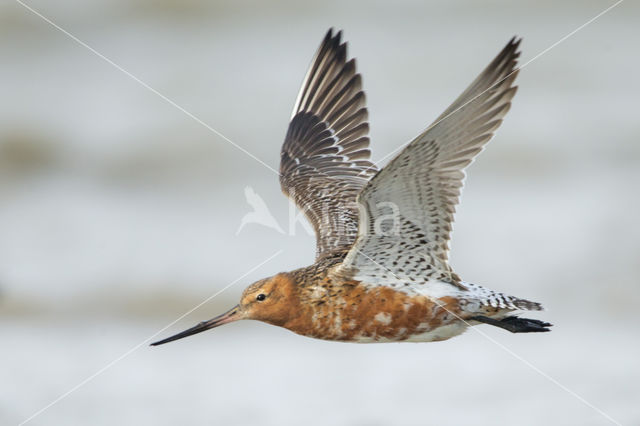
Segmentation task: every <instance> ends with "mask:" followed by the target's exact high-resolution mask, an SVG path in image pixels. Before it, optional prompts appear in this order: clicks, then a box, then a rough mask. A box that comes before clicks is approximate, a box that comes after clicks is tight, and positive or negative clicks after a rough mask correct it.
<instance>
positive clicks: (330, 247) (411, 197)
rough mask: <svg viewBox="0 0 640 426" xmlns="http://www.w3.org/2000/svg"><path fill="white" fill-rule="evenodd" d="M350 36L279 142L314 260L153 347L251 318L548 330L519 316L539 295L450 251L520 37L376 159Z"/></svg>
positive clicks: (308, 330) (300, 329)
mask: <svg viewBox="0 0 640 426" xmlns="http://www.w3.org/2000/svg"><path fill="white" fill-rule="evenodd" d="M341 38H342V33H341V32H337V33H335V34H334V32H333V30H332V29H330V30H329V31H328V32H327V34H326V36H325V37H324V40H323V41H322V43H321V45H320V47H319V48H318V50H317V52H316V54H315V56H314V58H313V60H312V62H311V65H310V67H309V70H308V72H307V74H306V76H305V79H304V81H303V84H302V88H301V90H300V93H299V94H298V98H297V99H296V102H295V106H294V109H293V113H292V116H291V121H290V123H289V128H288V131H287V135H286V137H285V141H284V144H283V146H282V151H281V163H280V184H281V186H282V190H283V192H284V193H285V194H286V195H287V196H288V197H290V198H291V199H292V200H293V201H294V202H295V203H296V205H297V206H298V208H300V209H301V210H302V211H303V212H304V213H305V216H306V217H307V219H308V220H309V222H310V223H311V224H312V226H313V228H314V230H315V233H316V239H317V245H316V259H315V263H314V264H312V265H310V266H306V267H303V268H300V269H296V270H294V271H290V272H281V273H278V274H276V275H274V276H272V277H269V278H265V279H262V280H260V281H257V282H255V283H253V284H252V285H250V286H249V287H248V288H247V289H245V290H244V292H243V294H242V297H241V299H240V303H238V304H237V305H236V306H234V307H233V308H231V309H230V310H229V311H227V312H226V313H224V314H222V315H220V316H217V317H215V318H213V319H211V320H208V321H204V322H201V323H199V324H198V325H196V326H195V327H192V328H190V329H188V330H185V331H183V332H182V333H178V334H176V335H174V336H171V337H168V338H166V339H164V340H161V341H158V342H155V343H153V344H152V345H160V344H163V343H167V342H171V341H173V340H177V339H181V338H183V337H187V336H191V335H193V334H196V333H200V332H203V331H205V330H209V329H212V328H214V327H218V326H220V325H223V324H228V323H231V322H234V321H238V320H245V319H252V320H258V321H263V322H266V323H269V324H272V325H275V326H279V327H284V328H286V329H288V330H291V331H293V332H295V333H298V334H301V335H304V336H309V337H314V338H318V339H325V340H336V341H346V342H363V343H364V342H430V341H439V340H446V339H449V338H451V337H454V336H456V335H459V334H461V333H462V332H464V331H465V330H466V329H467V328H468V327H470V326H474V325H478V324H481V323H485V324H490V325H492V326H496V327H500V328H503V329H505V330H508V331H511V332H513V333H526V332H543V331H549V328H548V327H550V326H551V324H549V323H546V322H544V321H540V320H535V319H528V318H523V317H520V316H518V315H519V314H520V313H521V312H522V311H537V310H542V306H541V305H540V304H539V303H536V302H531V301H529V300H525V299H521V298H518V297H515V296H510V295H507V294H504V293H500V292H497V291H493V290H490V289H488V288H485V287H482V286H480V285H477V284H472V283H470V282H467V281H463V280H462V279H461V278H460V277H459V276H458V275H457V274H456V273H455V272H454V271H453V270H452V268H451V266H450V265H449V260H448V254H449V239H450V236H451V230H452V222H453V215H454V212H455V208H456V205H457V204H458V202H459V197H460V190H461V188H462V185H463V179H464V177H465V173H464V169H465V168H466V167H467V166H468V165H469V164H470V163H471V161H473V159H474V158H475V157H476V155H478V153H480V151H482V149H483V148H484V146H485V145H486V143H487V142H488V141H489V139H491V137H492V136H493V134H494V132H495V131H496V129H497V128H498V127H499V126H500V124H501V123H502V119H503V118H504V116H505V114H506V113H507V111H508V110H509V108H510V106H511V99H512V98H513V96H514V95H515V93H516V86H514V81H515V79H516V76H517V74H518V69H517V67H516V64H517V59H518V57H519V56H520V53H519V51H518V46H519V44H520V40H518V39H516V38H515V37H514V38H513V39H511V40H510V41H509V43H507V45H506V46H505V47H504V48H503V49H502V51H501V52H500V53H499V54H498V55H497V56H496V57H495V58H494V59H493V61H491V63H489V65H488V66H487V67H486V68H485V69H484V70H483V71H482V72H481V73H480V75H479V76H478V77H477V78H476V79H475V80H474V81H473V82H472V83H471V85H470V86H469V87H468V88H467V89H466V90H465V91H464V92H462V94H461V95H460V96H459V97H458V98H457V99H456V100H455V101H454V102H453V103H452V104H451V105H450V106H449V107H448V108H447V109H446V110H445V111H444V112H443V113H442V115H440V117H438V118H437V119H436V120H435V121H434V123H433V124H431V125H430V126H429V127H428V128H427V129H426V130H425V131H424V132H422V133H421V134H419V135H418V136H417V137H416V138H415V139H413V141H412V142H410V143H409V144H408V145H407V146H406V147H405V148H404V149H403V150H402V151H401V152H400V153H399V154H398V155H397V156H396V157H395V158H394V159H393V160H392V161H391V162H390V163H389V164H388V165H387V166H386V167H384V168H382V169H381V170H378V169H377V167H376V166H375V164H373V163H372V162H371V161H370V160H369V157H370V151H369V149H368V147H369V137H368V132H369V125H368V123H367V119H368V114H367V109H366V106H365V95H364V92H363V90H362V79H361V76H360V74H358V73H357V72H356V63H355V60H354V59H348V58H347V46H346V43H345V42H342V41H341Z"/></svg>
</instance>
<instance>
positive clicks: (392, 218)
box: [338, 39, 530, 309]
mask: <svg viewBox="0 0 640 426" xmlns="http://www.w3.org/2000/svg"><path fill="white" fill-rule="evenodd" d="M518 45H519V40H515V39H512V40H511V41H510V42H509V44H507V46H506V47H505V48H504V49H503V50H502V51H501V52H500V54H498V56H497V57H496V58H495V59H494V60H493V61H492V62H491V63H490V64H489V65H488V66H487V68H486V69H485V70H484V71H483V72H482V73H481V74H480V75H479V76H478V78H476V80H475V81H474V82H473V83H472V84H471V85H470V86H469V87H468V88H467V89H466V90H465V91H464V92H463V93H462V94H461V95H460V97H458V99H456V100H455V101H454V102H453V104H452V105H451V106H450V107H449V108H447V110H446V111H445V112H444V113H443V114H442V115H441V116H440V117H438V119H436V121H435V122H434V123H433V124H432V125H431V126H429V127H428V128H427V129H426V130H425V131H424V132H423V133H421V134H420V135H419V136H417V137H416V138H415V139H414V140H413V141H412V142H411V143H410V144H409V145H408V146H407V147H406V148H405V149H404V150H403V151H402V152H401V153H400V154H399V155H398V156H397V157H395V158H394V159H393V160H392V161H391V162H390V163H389V164H388V165H387V166H386V167H385V168H383V169H382V170H381V171H379V172H378V173H377V174H376V175H375V176H374V177H373V178H372V179H371V180H370V181H369V183H368V184H367V185H366V186H365V188H364V189H363V190H362V192H360V194H359V196H358V198H357V202H358V204H359V224H358V237H357V240H356V242H355V243H354V245H353V247H352V248H351V250H350V251H349V253H348V254H347V256H346V258H345V260H344V262H343V263H342V265H341V266H340V267H339V269H338V272H339V273H343V274H348V275H350V276H351V277H353V279H356V280H359V281H362V282H363V283H366V284H369V285H384V286H391V287H397V288H403V289H405V290H406V291H411V292H417V293H423V294H428V295H430V296H432V297H441V296H444V295H447V294H448V295H455V296H464V295H466V296H467V297H469V296H472V294H473V295H474V296H472V298H473V299H481V300H484V303H485V304H486V305H490V306H494V307H504V308H509V309H514V308H517V307H518V306H517V305H518V303H517V301H518V300H519V299H516V298H514V297H511V296H506V295H502V294H500V293H496V292H493V291H491V290H488V289H485V288H483V287H480V286H475V285H472V284H467V283H463V282H462V281H461V280H460V279H459V278H458V277H457V275H456V274H455V273H454V272H453V271H452V269H451V267H450V266H449V263H448V253H449V239H450V234H451V229H452V222H453V215H454V213H455V208H456V205H457V204H458V202H459V196H460V190H461V188H462V185H463V179H464V176H465V174H464V169H465V168H466V167H467V166H468V165H469V164H470V163H471V161H472V160H473V159H474V158H475V157H476V156H477V154H478V153H479V152H480V151H481V150H482V149H483V147H484V146H485V144H486V143H487V142H488V141H489V140H490V139H491V137H492V136H493V134H494V132H495V130H496V129H497V128H498V127H499V126H500V124H501V123H502V119H503V117H504V116H505V114H506V113H507V111H508V110H509V108H510V106H511V99H512V98H513V96H514V95H515V92H516V87H515V86H513V83H514V80H515V78H516V75H517V72H518V71H517V70H516V68H515V67H516V63H517V58H518V56H519V52H518ZM458 293H461V294H460V295H458ZM475 296H477V298H476V297H475ZM523 302H524V301H523ZM529 303H530V302H529ZM523 308H524V307H523ZM524 309H526V308H524Z"/></svg>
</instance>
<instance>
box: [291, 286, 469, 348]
mask: <svg viewBox="0 0 640 426" xmlns="http://www.w3.org/2000/svg"><path fill="white" fill-rule="evenodd" d="M301 306H303V308H301V309H303V310H306V312H301V315H300V318H299V319H298V321H296V322H295V324H294V323H291V324H287V325H285V327H287V328H289V329H290V330H292V331H294V332H296V333H299V334H303V335H306V336H310V337H316V338H320V339H327V340H342V341H353V342H384V341H404V340H408V341H413V340H415V339H416V338H418V339H420V338H421V336H423V338H424V339H425V340H423V341H429V340H442V338H443V336H444V335H445V334H447V333H444V334H443V335H442V336H441V335H439V334H438V333H432V334H429V333H431V332H434V330H437V329H438V328H440V327H443V326H447V325H449V324H451V323H453V322H459V321H458V318H457V317H456V315H457V313H458V311H459V308H458V304H457V299H455V298H450V297H443V298H440V299H439V300H438V301H434V300H432V299H429V298H427V297H425V296H423V295H419V294H408V293H407V292H404V291H397V290H394V289H391V288H387V287H371V286H366V285H363V284H362V283H360V282H357V281H354V282H346V283H345V282H340V283H336V282H331V281H328V280H319V281H318V282H316V283H314V284H313V285H309V286H308V287H307V288H306V289H305V290H303V292H302V296H301ZM305 318H306V319H308V320H305ZM444 338H446V337H444Z"/></svg>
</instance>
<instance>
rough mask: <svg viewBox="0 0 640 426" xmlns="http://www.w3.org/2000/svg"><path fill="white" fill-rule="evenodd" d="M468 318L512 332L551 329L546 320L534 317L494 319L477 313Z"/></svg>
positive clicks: (536, 331)
mask: <svg viewBox="0 0 640 426" xmlns="http://www.w3.org/2000/svg"><path fill="white" fill-rule="evenodd" d="M469 319H470V320H472V321H478V322H482V323H485V324H489V325H493V326H495V327H500V328H503V329H505V330H507V331H510V332H512V333H538V332H542V331H551V330H550V329H549V327H551V326H552V325H553V324H550V323H548V322H544V321H540V320H536V319H530V318H520V317H516V316H509V317H506V318H502V319H495V318H489V317H485V316H483V315H478V316H475V317H471V318H469Z"/></svg>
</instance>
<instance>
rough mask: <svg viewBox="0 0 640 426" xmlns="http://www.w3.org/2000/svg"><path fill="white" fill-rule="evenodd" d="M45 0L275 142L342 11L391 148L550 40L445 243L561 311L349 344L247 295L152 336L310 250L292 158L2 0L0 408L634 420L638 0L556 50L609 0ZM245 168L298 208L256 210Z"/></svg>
mask: <svg viewBox="0 0 640 426" xmlns="http://www.w3.org/2000/svg"><path fill="white" fill-rule="evenodd" d="M26 4H28V5H29V6H30V7H33V8H35V9H36V10H38V11H39V12H40V13H42V14H43V15H44V16H46V17H47V18H48V19H50V20H51V21H52V22H54V23H55V24H56V25H59V26H60V27H61V28H64V29H65V30H66V31H68V32H69V33H71V34H73V35H74V36H76V37H77V38H78V39H79V40H81V41H82V42H84V43H86V44H88V45H89V46H91V47H92V48H94V49H95V50H96V51H97V52H99V53H100V54H102V55H104V56H105V57H107V58H109V59H110V60H111V61H113V62H114V63H115V64H117V65H118V66H119V67H121V68H122V69H123V70H126V71H127V72H129V73H131V75H133V76H135V77H136V78H138V79H139V80H141V81H142V82H144V83H146V84H148V85H149V86H150V87H152V88H154V89H155V90H157V91H158V92H159V93H161V94H162V95H164V96H166V97H167V98H168V99H170V100H172V101H173V102H175V103H176V104H177V105H179V106H180V107H181V108H184V110H186V111H188V112H189V113H191V114H193V116H195V117H197V118H198V119H200V120H202V121H203V122H204V123H206V124H207V125H209V126H211V127H212V128H214V129H216V130H217V131H219V132H221V133H222V134H224V135H225V136H226V137H228V138H229V139H231V140H232V141H233V142H234V143H236V144H237V145H239V146H240V147H242V148H243V149H245V150H247V151H249V152H250V153H251V154H253V155H254V156H255V157H257V158H258V159H260V160H261V161H263V162H264V163H266V165H268V166H269V167H271V168H273V169H277V168H278V162H279V150H280V144H281V142H282V140H283V138H284V135H285V132H286V127H287V122H288V118H289V115H290V111H291V108H292V106H293V102H294V100H295V97H296V94H297V91H298V89H299V85H300V82H301V80H302V77H303V76H304V73H305V72H306V68H307V66H308V64H309V61H310V60H311V57H312V55H313V53H314V51H315V49H316V47H317V45H318V44H319V42H320V41H321V39H322V37H323V35H324V34H325V32H326V30H327V29H328V28H329V27H331V26H333V27H336V28H342V29H344V30H345V37H346V39H347V40H348V41H349V52H350V55H352V56H356V57H357V58H358V69H359V71H360V72H361V73H362V74H363V77H364V86H365V89H366V91H367V98H368V106H369V111H370V121H371V137H372V150H373V159H374V160H378V159H382V158H384V157H385V156H386V155H387V154H388V153H390V152H391V151H393V150H394V149H396V148H397V147H398V146H399V145H400V144H403V143H405V142H407V141H409V140H410V139H411V138H412V137H413V136H415V135H416V134H418V132H420V131H421V130H422V129H423V128H425V127H426V126H427V125H428V124H429V123H430V122H431V121H432V120H433V119H434V118H435V117H437V116H438V115H439V114H440V112H441V111H442V110H444V108H445V107H446V106H447V105H448V104H449V103H450V102H451V101H452V100H453V99H454V98H455V97H456V96H457V95H458V94H459V93H460V92H461V91H462V90H463V89H464V88H465V87H466V86H467V85H468V84H469V83H470V82H471V81H472V80H473V79H474V78H475V77H476V75H477V74H478V73H479V72H480V71H481V70H482V69H483V68H484V66H485V65H486V64H487V63H488V62H489V61H490V60H491V59H492V58H493V57H494V55H495V54H497V52H498V51H499V50H500V49H501V48H502V47H503V46H504V44H505V43H506V42H507V41H508V40H509V39H510V38H511V37H512V36H513V35H514V34H517V35H519V36H522V37H523V38H524V41H523V44H522V51H523V54H522V62H521V63H527V61H529V60H532V59H534V58H536V59H535V60H534V61H533V62H531V63H530V64H528V65H527V66H526V67H525V68H524V69H523V70H522V72H521V73H520V76H519V78H518V84H519V86H520V89H519V92H518V94H517V96H516V98H515V100H514V105H513V108H512V110H511V112H510V113H509V114H508V116H507V119H506V121H505V122H504V124H503V126H502V128H501V129H500V130H499V132H498V133H497V136H496V137H495V138H494V139H493V141H492V142H491V143H490V144H489V147H488V149H487V150H486V151H485V152H484V153H483V154H482V155H481V156H480V158H479V160H478V161H477V162H475V163H474V164H473V165H472V166H471V168H470V169H469V173H468V179H467V186H466V188H465V191H464V197H463V200H462V205H461V206H460V207H459V209H458V212H459V213H458V214H457V216H456V226H455V233H454V237H453V244H452V254H451V259H452V264H453V266H454V268H455V269H456V270H457V272H458V273H459V274H460V275H461V276H462V277H464V278H465V279H467V280H469V281H472V282H476V283H478V284H483V285H487V286H490V287H491V288H493V289H496V290H501V291H505V292H507V293H511V294H515V295H518V296H521V297H525V298H529V299H532V300H536V301H540V302H542V303H543V304H544V305H545V306H546V307H547V308H548V311H547V312H543V313H540V314H539V315H537V314H534V316H536V317H538V318H541V319H545V320H548V321H550V322H552V323H554V324H555V327H554V330H553V332H552V333H548V334H544V335H511V334H509V333H506V332H504V331H502V330H498V329H495V328H490V327H488V326H481V327H480V330H481V331H482V332H483V333H484V334H485V335H486V336H488V337H489V338H490V339H488V338H487V337H486V336H485V335H481V334H480V333H477V332H476V331H474V330H470V331H468V332H467V333H466V334H465V335H464V336H461V337H458V338H456V339H452V340H450V341H445V342H440V343H430V344H387V345H355V344H343V343H331V342H323V341H316V340H312V339H307V338H303V337H299V336H296V335H294V334H292V333H290V332H288V331H286V330H283V329H278V328H275V327H271V326H267V325H265V324H261V323H257V322H241V323H236V324H233V325H230V326H227V327H223V328H220V329H217V330H215V331H212V332H209V333H204V334H200V335H198V336H195V337H192V338H189V339H186V340H183V341H180V342H176V343H172V344H170V345H167V346H161V347H157V348H150V347H148V346H147V344H146V343H148V342H149V341H150V339H152V338H154V339H155V340H157V339H159V338H161V337H166V336H168V335H170V334H172V333H174V332H178V331H181V330H182V329H184V328H187V327H190V326H191V325H193V324H195V323H196V322H198V321H201V320H205V319H209V318H211V317H213V316H214V315H217V314H219V313H221V312H222V311H223V310H226V309H227V308H229V307H230V306H232V305H233V304H235V303H236V302H237V299H238V297H239V295H240V293H241V291H242V290H243V288H244V287H245V286H246V285H248V284H250V283H251V282H253V281H255V280H257V279H260V278H262V277H265V276H269V275H272V274H274V273H276V272H279V271H283V270H290V269H294V268H296V267H299V266H303V265H306V264H309V263H311V262H313V257H314V250H315V244H314V237H313V235H310V234H309V233H308V232H306V231H305V229H304V227H303V226H302V225H301V224H300V223H299V222H297V223H295V222H294V224H293V225H294V226H291V225H290V219H291V215H290V206H289V204H288V202H287V200H286V199H285V197H284V196H282V195H281V193H280V188H279V183H278V179H277V176H276V175H275V174H274V173H273V171H272V170H269V168H267V167H265V166H264V165H262V164H260V163H259V162H258V161H256V160H255V159H253V158H251V157H250V156H248V155H246V154H245V153H243V152H242V151H241V150H239V149H237V148H236V147H234V146H233V145H232V144H230V143H229V142H227V141H225V140H224V139H223V138H221V137H220V136H219V135H217V134H215V133H214V132H212V131H210V130H209V129H208V128H207V127H205V126H203V125H202V124H201V123H198V122H197V121H196V120H194V118H193V117H190V116H189V115H188V114H186V113H185V112H183V111H181V110H179V109H177V108H176V107H175V106H173V105H171V104H170V103H169V102H167V100H166V99H163V98H162V97H161V96H158V94H156V93H153V92H152V91H150V90H148V89H147V88H145V87H144V86H143V85H141V84H140V83H139V82H137V81H135V80H134V79H132V78H131V76H129V75H127V74H126V73H125V72H123V70H119V69H117V68H116V67H115V66H113V65H112V64H109V63H108V62H106V61H105V60H104V59H102V58H100V57H98V56H97V55H96V54H95V53H92V52H91V51H90V50H89V49H87V48H86V47H83V46H81V45H80V44H78V43H77V42H75V41H74V40H72V39H71V38H70V37H69V36H67V35H65V34H64V33H63V32H61V31H59V30H58V29H56V28H54V27H53V26H52V25H50V24H49V23H47V22H45V21H44V20H43V19H42V18H40V17H38V16H37V15H36V14H34V13H33V12H31V11H29V10H28V9H27V8H25V7H24V6H23V5H21V4H20V3H18V2H14V1H3V2H1V3H0V58H2V65H1V66H0V76H1V78H0V94H1V97H2V101H0V335H1V336H2V343H1V344H0V345H1V346H0V348H1V349H0V361H1V362H2V368H0V384H1V385H0V424H3V425H9V424H20V423H21V422H24V421H25V420H27V419H29V418H30V417H31V416H32V415H34V414H36V413H39V410H41V409H42V408H44V407H46V406H48V405H49V404H50V403H52V402H53V401H56V400H57V402H56V403H55V404H53V405H50V406H49V407H48V408H47V409H46V410H45V411H42V412H40V413H39V414H38V415H37V416H36V417H33V418H31V419H30V421H29V422H28V424H33V425H63V424H65V425H66V424H91V425H113V424H137V425H143V424H153V425H175V424H189V425H205V424H206V425H210V424H214V425H215V424H226V425H251V424H264V425H283V424H307V425H327V424H331V425H389V424H402V425H423V424H438V425H461V424H474V425H495V424H505V425H513V424H519V425H539V424H543V423H544V424H554V425H556V424H558V425H565V424H581V425H600V424H612V422H611V421H610V420H609V419H607V418H606V417H605V415H603V414H602V413H601V412H599V411H598V410H601V411H602V412H604V413H606V415H608V416H610V417H611V418H613V419H615V420H616V421H618V422H620V423H622V424H625V425H631V424H640V412H639V411H638V409H637V401H639V400H640V367H639V366H638V359H640V358H639V357H640V340H639V337H640V335H639V333H638V326H640V314H639V313H638V309H637V306H639V305H640V293H639V292H638V283H639V278H638V277H639V276H640V255H639V254H640V227H639V226H638V218H639V217H640V197H639V195H638V194H639V190H638V187H639V184H640V141H639V138H640V124H639V120H638V95H639V94H640V91H639V89H640V83H639V82H638V79H637V76H636V74H637V69H638V66H639V65H640V62H639V57H638V54H637V52H638V47H639V43H640V29H639V27H638V25H637V24H638V20H639V18H640V3H638V2H632V1H626V2H623V3H622V4H620V5H619V6H617V7H616V8H614V9H613V10H611V11H610V12H609V13H607V14H605V15H604V16H602V17H601V18H599V19H597V20H596V21H595V22H593V23H591V24H590V25H588V26H586V27H585V28H584V29H582V30H580V31H578V32H577V33H576V34H575V35H573V36H572V37H570V38H568V39H567V40H566V41H564V42H563V43H561V44H559V45H557V46H556V47H555V48H553V49H551V50H549V51H547V52H546V53H544V54H542V55H541V56H539V57H538V56H537V55H539V54H540V53H541V52H543V51H544V50H545V49H547V48H548V47H550V46H552V45H553V44H554V43H556V42H557V41H559V40H560V39H562V38H563V37H564V36H566V35H567V34H569V33H570V32H571V31H573V30H575V29H576V28H578V27H579V26H581V25H582V24H584V23H586V22H587V21H588V20H590V19H591V18H593V17H594V16H596V15H597V14H598V13H599V12H601V11H603V10H604V9H606V8H607V7H609V6H610V5H612V4H613V2H612V1H604V0H598V1H567V2H561V3H558V2H551V1H542V2H540V1H525V2H506V1H505V2H502V1H491V2H484V3H482V4H481V3H479V2H475V1H471V0H466V1H441V2H420V1H413V2H411V1H410V2H400V3H394V4H388V3H386V2H367V1H355V2H341V1H332V0H327V1H322V2H296V1H275V2H268V3H267V2H257V1H256V2H246V1H240V2H234V1H219V2H218V1H199V0H189V1H178V0H158V1H151V0H135V1H123V0H118V1H113V0H111V1H107V0H95V1H90V2H83V1H79V0H61V1H56V2H46V1H44V0H28V1H27V2H26ZM387 161H388V158H387V159H385V160H384V162H383V164H386V162H387ZM247 186H249V187H251V188H252V189H253V191H255V193H257V194H258V195H259V196H260V197H262V199H263V200H264V201H265V203H266V204H267V206H268V208H269V209H270V211H271V212H272V213H273V216H274V217H275V219H276V221H277V222H278V224H279V226H280V227H281V228H282V229H283V230H284V233H279V232H277V231H275V230H274V229H270V228H267V227H264V226H260V225H256V224H248V225H246V226H245V227H244V228H242V230H241V231H240V232H239V233H237V231H238V228H239V226H240V223H241V219H242V217H243V216H244V215H245V214H246V213H248V212H250V211H251V210H252V208H251V206H250V205H249V204H247V201H246V200H245V187H247ZM280 250H281V252H279V251H280ZM276 254H277V255H276ZM274 255H276V256H275V257H273V258H272V259H270V258H271V257H272V256H274ZM267 259H270V260H269V261H267V262H266V263H264V264H263V265H262V266H260V267H258V268H257V269H256V266H258V265H259V264H261V263H263V262H265V260H267ZM236 281H237V283H236V284H234V285H233V286H231V287H230V288H228V289H226V290H225V291H223V292H222V293H220V294H219V295H218V296H216V297H214V298H213V299H211V300H210V301H209V302H207V303H205V304H204V305H202V306H201V307H199V308H198V309H196V310H195V311H193V312H192V313H190V314H189V315H187V316H186V317H184V318H181V319H179V320H178V321H177V323H175V324H172V323H173V322H174V321H175V320H176V319H178V318H180V317H181V316H182V315H183V314H184V313H186V312H188V311H189V310H190V309H192V308H193V307H195V306H196V305H198V304H199V303H201V302H202V301H204V300H205V299H207V298H208V297H210V296H212V295H214V294H216V293H217V292H220V291H221V290H223V289H224V288H225V287H226V286H228V285H229V284H231V283H233V282H236ZM167 326H169V327H168V328H166V327H167ZM165 328H166V329H165ZM163 329H164V330H163ZM501 345H502V346H501ZM536 369H538V371H536ZM541 372H542V373H543V374H541ZM96 373H98V374H96ZM545 374H546V375H548V377H545V376H544V375H545ZM92 375H93V376H92ZM88 378H91V380H88V381H87V380H86V379H88ZM69 391H72V392H70V393H69ZM572 392H574V393H575V394H576V395H579V396H580V397H582V398H584V401H586V402H582V401H581V400H579V399H578V398H577V397H576V396H575V395H573V394H572ZM62 396H64V398H62V399H59V397H62Z"/></svg>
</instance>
